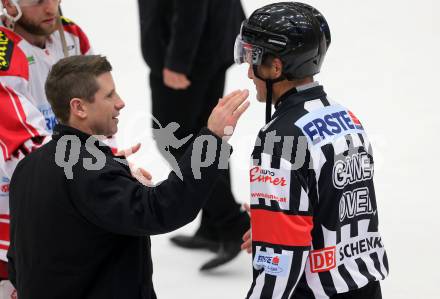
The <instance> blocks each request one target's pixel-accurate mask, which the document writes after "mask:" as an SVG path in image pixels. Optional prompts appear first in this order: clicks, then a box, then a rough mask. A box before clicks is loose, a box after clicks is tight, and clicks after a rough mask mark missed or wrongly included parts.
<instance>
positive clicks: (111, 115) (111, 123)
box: [86, 72, 125, 136]
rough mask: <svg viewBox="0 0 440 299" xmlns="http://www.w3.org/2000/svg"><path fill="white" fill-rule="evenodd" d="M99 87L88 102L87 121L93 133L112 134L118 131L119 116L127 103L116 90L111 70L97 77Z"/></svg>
mask: <svg viewBox="0 0 440 299" xmlns="http://www.w3.org/2000/svg"><path fill="white" fill-rule="evenodd" d="M96 82H97V83H98V86H99V89H98V91H97V92H96V93H95V98H94V101H92V102H91V103H87V104H86V105H87V106H88V108H87V123H88V127H89V128H90V130H91V132H92V134H93V135H104V136H112V135H114V134H115V133H116V132H117V131H118V122H119V120H118V116H119V112H120V110H121V109H122V108H124V106H125V103H124V101H122V99H121V98H120V97H119V95H118V94H117V92H116V87H115V83H114V81H113V77H112V75H111V73H110V72H108V73H104V74H102V75H99V76H98V77H97V78H96Z"/></svg>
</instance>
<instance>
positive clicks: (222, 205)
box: [150, 70, 250, 270]
mask: <svg viewBox="0 0 440 299" xmlns="http://www.w3.org/2000/svg"><path fill="white" fill-rule="evenodd" d="M161 80H162V79H161V78H160V77H155V76H154V75H150V86H151V90H152V99H153V109H152V111H153V116H154V117H155V118H157V119H158V120H159V122H160V123H161V125H162V126H166V125H167V124H168V123H170V122H173V121H174V122H177V123H179V125H180V126H181V127H180V128H179V129H178V130H177V132H176V134H175V135H176V137H177V138H178V139H182V138H184V137H186V136H188V135H189V134H197V132H198V131H199V130H200V128H202V127H203V126H206V124H207V121H208V117H209V115H210V113H211V111H212V109H213V108H214V107H215V105H216V104H217V102H218V100H219V98H221V97H222V96H223V91H224V83H225V70H221V71H219V72H218V73H216V74H214V75H213V76H209V77H207V78H204V79H203V80H192V84H191V86H190V87H189V88H188V89H187V90H183V91H176V90H172V89H169V88H167V87H165V86H164V85H163V83H162V81H161ZM187 144H189V143H187ZM185 149H186V145H185V146H183V147H181V148H179V149H177V150H174V149H171V152H172V153H173V155H174V156H175V157H176V158H177V159H178V158H179V157H180V156H181V155H182V154H183V152H184V151H185ZM249 225H250V224H249V216H248V215H247V213H246V212H243V211H241V209H240V205H239V204H238V203H237V202H236V201H235V199H234V196H233V194H232V191H231V183H230V176H229V175H227V176H224V177H221V178H219V180H218V182H217V184H216V186H215V187H214V190H213V192H212V193H211V196H210V199H209V200H208V202H207V203H206V205H205V207H204V208H203V209H202V221H201V225H200V227H199V229H198V230H197V232H196V233H195V234H194V236H182V235H177V236H175V237H173V238H172V242H173V243H175V244H176V245H178V246H181V247H184V248H203V249H209V250H211V251H216V252H217V255H216V257H215V258H213V259H212V260H210V261H208V262H207V263H206V264H204V265H203V266H202V268H201V269H202V270H209V269H211V268H214V267H217V266H219V265H221V264H224V263H227V262H228V261H230V260H232V259H233V258H234V257H235V256H237V255H238V254H239V252H240V244H241V242H242V241H241V236H242V235H243V233H244V232H245V231H246V230H247V229H248V228H249Z"/></svg>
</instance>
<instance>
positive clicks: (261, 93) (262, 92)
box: [248, 64, 267, 102]
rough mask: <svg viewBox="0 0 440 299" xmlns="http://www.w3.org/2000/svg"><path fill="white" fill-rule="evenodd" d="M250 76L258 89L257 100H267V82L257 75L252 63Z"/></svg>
mask: <svg viewBox="0 0 440 299" xmlns="http://www.w3.org/2000/svg"><path fill="white" fill-rule="evenodd" d="M248 78H249V79H251V80H252V81H253V82H254V85H255V89H256V90H257V100H258V101H259V102H265V101H266V95H267V90H266V83H265V82H264V81H263V80H261V79H259V78H257V77H256V76H255V74H254V69H253V67H252V65H251V64H249V69H248Z"/></svg>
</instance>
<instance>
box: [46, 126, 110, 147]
mask: <svg viewBox="0 0 440 299" xmlns="http://www.w3.org/2000/svg"><path fill="white" fill-rule="evenodd" d="M63 136H76V137H78V138H79V140H81V143H82V144H85V143H86V141H87V140H88V139H89V138H90V137H91V138H92V140H93V144H95V145H96V146H97V147H99V149H100V150H102V151H103V152H104V153H105V154H112V150H111V148H110V147H108V146H107V145H105V144H104V143H102V142H100V141H99V140H98V139H97V138H96V137H95V136H92V135H90V134H87V133H84V132H83V131H80V130H78V129H75V128H73V127H70V126H67V125H63V124H56V125H55V127H54V129H53V134H52V139H53V140H55V141H58V140H59V139H60V138H62V137H63Z"/></svg>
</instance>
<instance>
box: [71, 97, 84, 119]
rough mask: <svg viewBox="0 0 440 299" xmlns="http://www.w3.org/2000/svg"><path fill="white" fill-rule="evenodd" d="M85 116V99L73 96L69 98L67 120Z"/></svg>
mask: <svg viewBox="0 0 440 299" xmlns="http://www.w3.org/2000/svg"><path fill="white" fill-rule="evenodd" d="M86 118H87V105H86V101H84V100H82V99H80V98H73V99H71V100H70V117H69V120H73V119H80V120H84V119H86Z"/></svg>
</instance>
